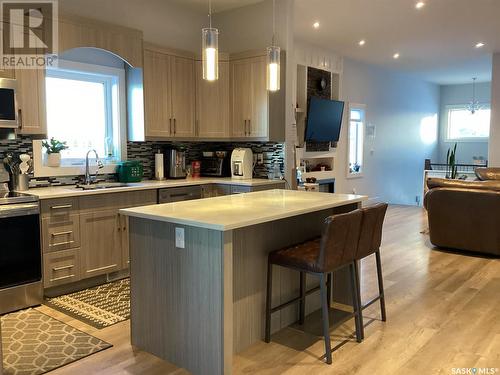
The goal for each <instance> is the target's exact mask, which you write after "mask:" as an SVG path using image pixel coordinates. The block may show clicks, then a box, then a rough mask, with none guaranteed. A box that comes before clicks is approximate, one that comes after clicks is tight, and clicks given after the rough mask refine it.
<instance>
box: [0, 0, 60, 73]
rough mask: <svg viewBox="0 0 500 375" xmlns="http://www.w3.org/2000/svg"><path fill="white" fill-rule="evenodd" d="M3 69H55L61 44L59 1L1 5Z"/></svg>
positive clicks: (12, 0)
mask: <svg viewBox="0 0 500 375" xmlns="http://www.w3.org/2000/svg"><path fill="white" fill-rule="evenodd" d="M0 4H1V6H0V11H1V19H2V30H1V31H2V33H1V34H2V35H1V36H2V37H1V41H0V42H1V64H0V65H1V68H4V69H13V68H15V69H36V68H45V67H46V66H53V65H54V63H55V61H56V58H55V55H56V53H57V41H58V17H57V15H58V4H57V0H39V1H36V2H35V1H22V0H4V1H0Z"/></svg>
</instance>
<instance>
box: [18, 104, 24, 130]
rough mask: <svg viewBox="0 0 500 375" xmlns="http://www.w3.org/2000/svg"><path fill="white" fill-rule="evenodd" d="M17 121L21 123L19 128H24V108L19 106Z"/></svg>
mask: <svg viewBox="0 0 500 375" xmlns="http://www.w3.org/2000/svg"><path fill="white" fill-rule="evenodd" d="M17 123H18V124H19V129H22V128H23V110H22V109H21V108H19V109H18V110H17Z"/></svg>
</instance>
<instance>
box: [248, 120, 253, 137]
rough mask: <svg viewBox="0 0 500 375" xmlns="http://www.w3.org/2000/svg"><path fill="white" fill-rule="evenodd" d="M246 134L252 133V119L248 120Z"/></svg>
mask: <svg viewBox="0 0 500 375" xmlns="http://www.w3.org/2000/svg"><path fill="white" fill-rule="evenodd" d="M248 135H252V120H248Z"/></svg>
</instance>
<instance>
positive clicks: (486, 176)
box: [475, 167, 500, 181]
mask: <svg viewBox="0 0 500 375" xmlns="http://www.w3.org/2000/svg"><path fill="white" fill-rule="evenodd" d="M475 172H476V176H477V178H478V179H479V180H481V181H489V180H500V168H486V167H480V168H476V169H475Z"/></svg>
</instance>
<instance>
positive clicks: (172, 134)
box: [144, 49, 196, 138]
mask: <svg viewBox="0 0 500 375" xmlns="http://www.w3.org/2000/svg"><path fill="white" fill-rule="evenodd" d="M195 89H196V85H195V67H194V59H192V58H187V57H180V56H175V55H169V54H167V53H163V52H161V51H155V50H153V49H146V50H145V51H144V101H145V104H144V108H145V120H146V121H145V134H146V137H149V138H176V137H177V138H191V137H194V136H195Z"/></svg>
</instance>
